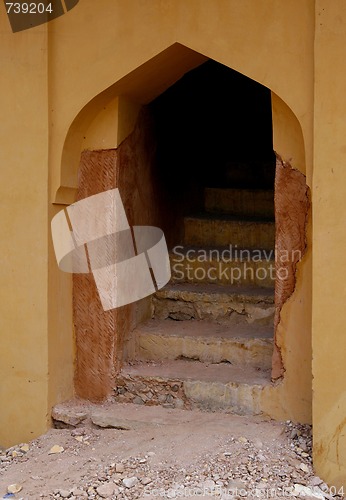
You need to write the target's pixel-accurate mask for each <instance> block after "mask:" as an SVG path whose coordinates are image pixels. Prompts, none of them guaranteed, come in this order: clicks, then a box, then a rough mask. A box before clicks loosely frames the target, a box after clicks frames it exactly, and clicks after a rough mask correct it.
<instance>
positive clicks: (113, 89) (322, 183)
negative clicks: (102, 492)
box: [0, 0, 346, 484]
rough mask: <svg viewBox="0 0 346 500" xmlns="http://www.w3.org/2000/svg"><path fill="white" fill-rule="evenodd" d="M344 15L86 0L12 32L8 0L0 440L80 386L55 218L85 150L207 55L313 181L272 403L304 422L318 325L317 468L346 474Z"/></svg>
mask: <svg viewBox="0 0 346 500" xmlns="http://www.w3.org/2000/svg"><path fill="white" fill-rule="evenodd" d="M315 9H316V12H315ZM345 16H346V7H345V5H344V3H343V0H333V1H331V0H316V2H315V1H314V0H290V1H289V2H284V1H282V0H213V1H210V2H206V1H205V0H150V1H149V0H97V2H95V0H81V1H80V2H79V4H78V5H77V6H76V7H75V8H74V9H72V10H71V11H70V12H68V13H67V14H65V15H64V16H61V17H60V18H57V19H55V20H54V21H51V22H50V23H49V24H47V25H42V26H39V27H36V28H32V29H31V30H27V31H23V32H19V33H15V34H13V33H12V32H11V30H10V26H9V23H8V21H7V18H6V14H5V10H4V6H3V4H2V3H1V4H0V37H1V38H0V41H1V43H0V60H1V72H0V89H1V91H2V94H1V96H2V106H1V118H2V120H1V122H0V140H1V148H0V160H1V163H0V171H1V181H2V182H1V190H2V196H1V204H2V212H1V222H2V225H3V227H2V238H1V240H0V255H1V262H2V268H1V300H0V309H1V312H0V318H1V319H0V321H1V326H2V328H1V345H0V347H1V356H2V358H1V363H0V374H1V381H2V383H1V396H2V409H1V416H0V444H4V445H9V444H13V443H15V442H18V441H24V440H28V439H30V437H34V436H37V435H38V434H40V433H42V432H44V431H45V430H46V428H47V427H48V426H49V413H50V409H51V406H52V405H53V404H55V403H57V402H59V401H62V400H64V399H67V398H69V397H70V396H71V395H72V394H73V363H74V342H73V329H72V313H71V311H72V307H71V300H72V299H71V276H69V275H65V274H63V273H60V272H59V271H58V269H57V266H56V262H55V257H54V254H53V251H52V245H51V238H50V229H49V224H50V220H51V218H52V216H53V215H54V214H55V213H57V211H59V210H61V209H62V208H63V206H64V205H67V204H69V203H72V202H73V201H74V196H75V189H76V186H77V169H78V162H79V156H80V152H81V150H82V149H84V148H88V147H90V148H93V149H97V148H105V147H107V148H109V147H116V146H117V145H118V144H119V142H120V141H121V140H122V139H123V138H124V137H125V136H126V134H127V133H128V132H130V130H131V126H132V124H133V123H134V121H135V117H136V116H137V112H138V109H139V108H140V105H141V104H144V103H147V102H149V101H150V100H151V99H152V98H153V97H155V96H156V95H159V94H160V93H161V92H162V91H163V90H165V89H166V88H167V87H168V86H169V85H171V84H172V83H174V81H176V80H177V79H179V78H180V77H181V76H182V75H183V74H184V72H186V71H188V70H189V69H192V68H193V67H195V66H197V65H198V64H200V63H201V62H203V61H204V60H205V59H206V58H212V59H214V60H216V61H218V62H221V63H223V64H225V65H228V66H229V67H231V68H233V69H236V70H237V71H239V72H241V73H243V74H245V75H247V76H249V77H250V78H253V79H254V80H256V81H258V82H259V83H261V84H263V85H265V86H267V87H268V88H270V89H271V91H272V96H273V124H274V146H275V149H276V152H277V153H278V154H280V155H281V156H282V157H283V159H284V160H287V161H290V162H291V163H292V165H293V166H294V167H296V168H298V169H300V170H301V171H303V172H304V173H306V176H307V184H308V185H309V186H310V187H311V188H312V206H313V224H312V226H311V224H310V226H309V235H308V236H309V241H310V242H311V235H312V242H313V244H312V247H311V245H310V248H309V250H308V253H307V254H306V256H305V257H304V259H303V262H301V263H300V265H299V269H298V272H297V286H296V290H295V292H294V294H293V295H292V297H291V298H290V299H289V303H288V304H286V305H285V307H284V309H283V311H282V325H281V328H282V329H283V331H281V332H280V336H281V342H282V345H283V355H284V361H285V366H286V369H287V372H286V377H285V382H284V384H282V385H281V386H280V388H279V389H278V392H279V401H280V404H279V406H278V407H277V408H272V410H271V411H272V413H273V414H276V416H277V418H281V417H283V418H284V417H285V416H287V415H288V417H289V418H292V419H300V420H302V421H310V420H311V398H312V393H311V358H312V356H311V320H312V322H313V324H312V337H313V340H312V343H313V375H314V381H313V388H314V392H313V403H312V406H313V421H314V439H315V465H316V467H317V470H318V472H319V473H320V474H321V475H322V477H323V478H324V479H326V480H328V481H329V482H330V483H331V484H341V483H346V473H345V471H346V469H345V468H346V457H345V450H346V444H345V433H344V427H343V424H344V422H343V418H344V415H346V400H345V396H344V393H345V391H344V389H346V382H345V380H346V378H345V376H344V375H345V374H344V371H345V368H344V366H345V363H342V359H343V352H345V349H343V347H346V346H344V345H343V344H344V343H345V340H344V335H343V328H342V326H343V325H342V318H343V315H342V310H343V303H344V300H343V299H344V295H345V293H346V292H345V290H346V288H345V286H344V284H343V280H342V274H343V272H342V271H343V267H344V266H345V265H346V264H344V260H343V244H342V243H343V241H344V239H346V238H344V237H343V227H344V217H343V213H342V210H340V208H341V207H342V206H343V205H342V202H343V200H344V199H345V196H344V190H345V189H346V188H345V187H344V186H345V185H346V169H345V168H343V167H344V165H343V162H346V148H345V146H344V137H345V136H346V122H345V119H344V116H346V113H345V111H346V109H344V108H345V107H346V97H345V92H344V89H345V88H346V85H345V83H346V82H345V78H346V71H345V70H344V68H345V65H344V60H345V49H344V47H345V46H346V18H345ZM206 98H208V96H207V97H206ZM314 98H315V103H314ZM201 105H203V103H201ZM112 124H113V125H114V133H113V131H112V129H111V127H112ZM206 126H208V124H206ZM178 140H179V131H177V141H178ZM53 203H55V204H54V205H53ZM334 240H335V241H334ZM337 243H339V244H338V245H337ZM311 262H312V264H311ZM311 282H312V283H313V288H311ZM311 292H313V297H312V302H311ZM311 303H312V311H311ZM270 404H271V403H270V401H268V405H270Z"/></svg>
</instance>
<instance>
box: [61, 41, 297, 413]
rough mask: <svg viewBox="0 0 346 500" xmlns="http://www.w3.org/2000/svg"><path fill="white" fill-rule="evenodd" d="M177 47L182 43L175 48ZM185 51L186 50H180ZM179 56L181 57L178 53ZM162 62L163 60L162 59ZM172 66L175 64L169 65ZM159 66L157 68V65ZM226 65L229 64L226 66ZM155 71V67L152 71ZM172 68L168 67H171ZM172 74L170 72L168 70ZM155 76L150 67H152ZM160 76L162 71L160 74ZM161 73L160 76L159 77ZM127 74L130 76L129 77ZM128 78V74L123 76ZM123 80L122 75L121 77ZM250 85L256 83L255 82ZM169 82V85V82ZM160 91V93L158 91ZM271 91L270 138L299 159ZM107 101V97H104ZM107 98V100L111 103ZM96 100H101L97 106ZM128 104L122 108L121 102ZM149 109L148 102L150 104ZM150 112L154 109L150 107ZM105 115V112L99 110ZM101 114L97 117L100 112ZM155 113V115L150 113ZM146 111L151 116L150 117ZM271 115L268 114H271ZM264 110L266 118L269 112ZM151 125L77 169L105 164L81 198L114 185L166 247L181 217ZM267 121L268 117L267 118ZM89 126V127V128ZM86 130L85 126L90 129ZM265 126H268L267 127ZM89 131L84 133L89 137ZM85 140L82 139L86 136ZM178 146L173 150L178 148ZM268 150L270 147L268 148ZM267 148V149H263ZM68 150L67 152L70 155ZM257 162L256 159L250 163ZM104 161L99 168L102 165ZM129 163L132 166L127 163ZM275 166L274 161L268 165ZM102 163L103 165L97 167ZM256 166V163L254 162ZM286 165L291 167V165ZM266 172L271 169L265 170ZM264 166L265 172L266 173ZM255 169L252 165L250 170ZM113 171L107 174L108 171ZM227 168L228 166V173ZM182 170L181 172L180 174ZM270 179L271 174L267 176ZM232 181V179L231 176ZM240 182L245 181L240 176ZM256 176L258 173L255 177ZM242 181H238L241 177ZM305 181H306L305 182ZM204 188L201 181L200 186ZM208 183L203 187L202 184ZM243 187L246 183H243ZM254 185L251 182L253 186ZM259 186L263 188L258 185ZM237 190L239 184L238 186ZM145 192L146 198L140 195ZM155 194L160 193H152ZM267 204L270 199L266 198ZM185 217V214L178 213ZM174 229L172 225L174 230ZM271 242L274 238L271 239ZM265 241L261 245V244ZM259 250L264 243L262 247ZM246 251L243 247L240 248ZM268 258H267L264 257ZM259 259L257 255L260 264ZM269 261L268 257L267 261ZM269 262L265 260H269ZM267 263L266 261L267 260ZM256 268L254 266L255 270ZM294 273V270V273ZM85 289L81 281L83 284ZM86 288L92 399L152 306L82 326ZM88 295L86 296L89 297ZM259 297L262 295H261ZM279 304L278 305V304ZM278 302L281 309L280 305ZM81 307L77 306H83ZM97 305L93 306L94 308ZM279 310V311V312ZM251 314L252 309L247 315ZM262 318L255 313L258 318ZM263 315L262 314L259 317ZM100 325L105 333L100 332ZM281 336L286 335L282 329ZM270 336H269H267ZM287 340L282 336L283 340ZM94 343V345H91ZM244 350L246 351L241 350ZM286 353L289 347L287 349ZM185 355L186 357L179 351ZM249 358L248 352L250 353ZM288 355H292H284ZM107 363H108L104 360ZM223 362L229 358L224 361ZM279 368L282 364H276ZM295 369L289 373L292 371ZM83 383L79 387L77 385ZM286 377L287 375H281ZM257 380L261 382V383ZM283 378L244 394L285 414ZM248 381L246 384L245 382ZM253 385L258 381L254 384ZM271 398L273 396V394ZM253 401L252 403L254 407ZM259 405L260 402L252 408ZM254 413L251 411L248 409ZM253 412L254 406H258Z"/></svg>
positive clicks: (84, 387)
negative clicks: (103, 180) (277, 383)
mask: <svg viewBox="0 0 346 500" xmlns="http://www.w3.org/2000/svg"><path fill="white" fill-rule="evenodd" d="M179 47H181V46H179ZM182 49H184V48H182ZM163 57H164V56H163V55H162V54H160V56H159V59H160V60H161V61H162V58H163ZM200 57H201V58H202V60H200V61H199V64H198V63H197V64H196V60H195V59H194V58H192V59H193V61H194V62H193V64H192V66H193V67H194V66H196V65H197V66H200V65H201V64H202V65H203V63H204V62H205V58H203V56H200ZM177 58H178V59H179V57H177ZM148 64H149V66H150V67H151V69H152V70H153V67H154V66H155V65H154V63H153V62H152V61H150V62H148ZM166 64H168V63H167V61H166ZM172 64H173V63H172ZM157 69H159V67H158V68H157ZM225 69H227V68H225ZM155 71H156V70H155ZM170 71H171V70H170ZM137 72H138V74H141V73H142V70H141V69H138V70H136V71H135V72H134V73H136V74H137ZM171 73H172V71H171ZM152 74H153V71H152ZM159 74H160V72H159V71H158V72H157V78H159V76H158V75H159ZM161 77H162V75H161ZM161 77H160V78H161ZM240 77H242V78H244V76H242V75H240ZM129 78H130V77H129ZM126 79H127V77H126ZM124 80H125V79H124ZM134 81H135V79H134V75H132V74H131V78H130V82H132V83H131V85H130V87H131V89H132V90H131V92H132V93H133V92H134V94H136V95H140V94H141V91H140V90H139V89H140V86H141V79H139V83H138V85H139V87H138V88H137V87H136V86H135V83H134ZM153 84H154V88H156V89H157V88H158V87H160V85H157V82H155V81H153ZM252 84H254V85H256V84H255V83H254V82H252ZM117 85H118V84H115V86H114V89H116V88H117ZM148 85H149V83H148V82H147V87H146V90H145V92H144V94H145V95H147V96H148V95H151V99H149V100H148V102H146V104H148V103H150V102H152V101H153V100H155V97H156V95H157V91H156V92H155V91H153V92H150V91H148ZM171 86H172V84H171ZM136 88H137V90H136ZM265 90H266V92H267V98H268V97H270V93H269V91H268V90H267V89H265ZM159 95H162V91H161V93H159ZM271 95H272V100H273V102H272V110H273V112H274V113H273V133H274V139H275V141H276V143H279V144H280V147H281V145H282V144H283V145H285V146H286V147H288V148H289V150H290V151H293V157H294V159H295V158H296V157H297V158H303V157H304V153H302V149H301V148H302V147H303V141H302V137H301V131H300V126H299V122H298V121H297V119H296V118H295V117H294V115H293V114H292V112H291V111H290V110H289V108H288V107H287V106H286V105H285V103H284V102H283V101H281V100H280V99H279V98H278V97H277V96H276V95H275V94H273V93H272V94H271ZM114 98H115V96H114V94H113V93H112V92H111V89H108V90H107V91H106V93H105V94H104V95H101V94H100V95H99V96H97V97H96V98H95V100H93V101H92V102H91V103H89V105H88V106H87V107H86V108H85V109H83V110H82V112H81V113H80V116H79V115H78V117H77V118H76V120H75V121H74V123H73V124H72V126H71V128H70V132H71V135H69V136H68V138H67V139H66V153H69V152H70V151H71V147H70V145H71V142H70V140H71V138H73V137H76V134H77V135H79V136H80V135H81V130H80V127H81V123H82V122H85V120H86V116H87V114H88V109H89V111H90V113H91V115H90V116H91V117H95V110H96V109H97V107H98V105H101V106H105V102H107V99H108V100H112V99H114ZM105 99H106V101H104V100H105ZM110 102H111V101H110ZM97 103H99V104H97ZM125 108H126V106H125ZM149 108H150V106H149ZM103 109H104V110H106V111H107V107H104V108H103ZM117 111H118V121H119V120H121V119H122V118H124V117H125V122H126V119H127V118H128V114H127V111H126V109H125V111H124V109H120V106H118V110H117ZM151 111H153V110H152V109H151ZM102 113H103V111H102ZM102 113H101V115H100V116H102ZM154 114H155V113H154ZM149 115H150V116H149ZM269 115H270V113H269ZM269 115H268V114H267V116H269ZM156 118H157V117H156ZM88 123H92V126H93V127H94V129H95V126H96V125H95V123H98V115H97V114H96V121H95V119H94V121H92V120H91V119H90V118H89V122H88ZM155 123H156V125H157V121H156V122H155V116H153V113H152V112H151V114H150V113H149V114H148V113H144V114H143V113H142V115H141V116H140V118H139V120H137V124H136V126H135V128H134V131H133V133H132V134H130V136H128V137H127V139H125V140H124V141H123V142H122V143H121V145H120V146H119V147H118V148H117V149H112V150H109V149H108V150H99V151H84V152H83V154H82V160H81V169H80V171H81V172H82V171H83V168H84V169H86V171H87V170H89V172H93V173H94V174H95V172H96V170H97V169H99V172H102V169H103V167H105V168H106V167H107V164H108V174H107V176H108V177H107V179H108V181H109V182H108V181H107V182H108V184H107V183H106V184H104V183H101V184H102V186H101V185H100V186H98V185H97V182H92V183H91V184H92V185H93V188H92V189H91V190H90V189H89V190H88V189H87V191H86V192H84V195H83V196H90V195H91V194H94V192H95V189H96V192H97V191H100V190H105V189H106V188H107V186H109V187H108V189H110V188H112V187H114V186H117V187H119V189H120V190H121V192H122V197H124V198H125V207H126V208H127V214H128V216H129V221H130V223H131V224H153V225H157V226H159V227H161V228H163V229H164V230H165V234H166V236H167V239H168V241H169V244H170V247H172V245H173V244H174V243H175V242H176V241H179V239H177V237H178V235H179V229H177V227H176V226H178V227H181V224H180V222H181V219H180V222H179V223H178V221H179V210H178V209H173V210H172V204H171V203H170V201H171V200H170V196H169V192H168V191H167V190H166V191H165V190H155V189H156V187H157V185H158V184H159V185H161V187H162V182H163V183H164V182H165V180H164V179H162V175H161V174H162V172H161V174H160V169H159V167H158V161H157V160H158V155H157V149H158V135H159V134H157V130H155ZM270 123H271V120H270ZM89 128H90V127H89ZM88 130H89V129H88ZM267 130H268V129H267ZM287 130H291V131H293V134H289V135H288V136H287V140H285V131H287ZM87 134H88V132H87V133H86V134H85V135H87ZM179 138H180V135H179V134H178V136H177V141H178V140H179ZM84 139H85V137H84ZM138 145H139V148H138ZM178 149H179V148H177V150H178ZM269 150H270V151H272V150H271V149H269ZM267 151H268V149H267ZM69 154H70V153H69ZM254 163H255V162H254ZM102 165H103V166H102ZM131 165H132V166H131ZM271 165H273V163H271ZM100 166H101V169H100V168H99V167H100ZM109 166H110V168H109ZM257 166H258V164H257ZM289 168H290V167H289ZM269 170H270V169H269ZM269 170H267V172H269ZM254 171H256V169H255V170H254ZM110 172H112V174H111V175H109V173H110ZM228 172H230V170H229V171H228ZM249 172H250V171H248V175H247V180H249V178H250V177H251V173H250V174H249ZM264 172H265V170H262V173H264ZM185 173H186V171H185V172H184V174H185ZM239 173H240V174H243V173H244V172H243V171H242V169H239V170H238V173H237V172H236V170H235V171H233V173H232V169H231V174H232V175H235V174H236V176H237V180H238V181H239V179H240V177H239ZM225 174H226V170H222V169H221V171H219V175H221V177H222V175H225ZM101 177H102V174H101ZM264 178H265V175H264V176H263V175H262V181H263V179H264ZM268 178H270V175H269V177H268ZM153 179H155V182H152V180H153ZM254 179H256V175H255V177H254V178H253V179H252V182H253V181H254ZM233 180H234V178H233ZM243 180H244V179H243ZM257 180H258V176H257ZM240 181H241V179H240ZM304 185H305V184H304ZM200 187H202V188H203V185H202V186H200ZM204 187H206V186H204ZM243 187H244V185H243ZM252 187H254V185H252ZM262 187H265V186H263V185H262ZM238 188H241V182H240V184H238ZM213 189H220V188H218V187H214V188H213ZM59 192H61V193H63V191H59ZM202 192H203V189H196V190H194V192H193V193H192V192H191V191H190V195H191V196H190V195H189V197H188V201H189V204H190V205H191V203H192V205H193V204H194V205H193V206H192V205H191V208H196V207H197V206H198V203H201V200H202V199H203V196H202V197H201V193H202ZM143 194H145V196H143ZM155 195H158V196H155ZM144 199H145V200H150V206H144V205H143V200H144ZM241 203H242V205H243V207H244V206H245V205H246V206H249V204H248V203H244V202H241ZM270 203H271V202H270ZM181 215H184V214H181ZM172 228H173V229H172ZM271 241H273V239H272V240H271ZM265 246H266V245H264V247H265ZM261 248H262V247H261ZM244 250H246V249H244ZM245 258H246V259H248V256H247V254H246V255H245ZM266 259H267V257H266ZM262 261H263V259H261V262H262ZM269 261H270V259H269ZM267 263H268V262H267ZM269 264H270V262H269ZM254 271H255V270H254ZM248 273H249V275H250V274H251V270H250V271H248ZM293 274H294V271H293ZM82 288H83V285H82ZM85 290H86V289H84V291H83V294H84V296H85V298H86V299H87V300H86V302H85V304H84V309H85V311H84V313H83V311H82V316H83V314H84V319H83V322H84V323H83V325H84V326H83V331H84V333H85V332H86V331H88V336H89V337H90V338H89V340H87V342H86V344H85V345H84V348H83V349H80V345H79V339H80V338H81V337H80V336H79V334H78V330H79V329H78V325H76V332H77V379H76V380H77V386H76V387H77V392H78V394H79V395H81V396H82V397H87V398H91V399H102V398H104V397H105V396H107V394H109V393H110V391H112V388H113V387H114V380H115V379H114V376H115V375H116V373H117V372H118V370H119V368H120V365H121V363H122V361H123V355H124V354H125V356H127V357H128V358H131V356H132V354H131V350H132V352H133V349H135V346H134V345H133V342H132V339H131V336H130V335H129V332H130V331H134V330H135V329H136V327H137V325H138V324H140V323H141V322H142V321H144V320H147V319H148V318H149V317H150V314H151V310H150V304H148V302H146V303H144V304H143V303H140V304H137V305H136V307H134V308H132V307H130V308H123V309H121V310H117V311H114V313H113V314H110V315H109V316H108V319H107V321H104V318H103V317H102V314H100V311H99V310H96V314H94V316H93V318H91V321H89V325H88V324H86V323H88V320H87V321H86V323H85V318H87V317H88V316H90V311H92V310H93V307H90V304H88V298H87V294H85ZM89 298H90V297H89ZM262 298H263V297H262ZM266 305H267V306H269V307H266V308H265V309H270V307H272V306H273V302H272V299H271V298H270V300H269V303H268V302H267V304H266ZM281 305H282V304H281ZM281 305H280V309H281ZM82 309H83V307H82V308H81V310H82ZM96 309H97V307H96ZM279 312H280V311H279ZM250 314H251V313H250ZM95 318H98V321H96V322H95V321H94V320H95ZM258 319H259V320H260V319H261V318H258V317H257V320H258ZM262 319H263V318H262ZM102 329H103V331H102ZM284 335H285V333H284ZM83 337H84V338H86V335H83ZM294 338H295V337H294V335H293V337H292V338H291V339H289V341H290V342H291V341H292V339H294ZM282 339H285V337H283V336H282V334H281V339H280V341H281V342H282ZM125 340H126V341H127V345H126V348H125V349H124V341H125ZM267 340H268V339H267ZM284 341H285V342H286V340H284ZM91 346H92V347H91ZM245 350H246V349H245ZM286 352H287V351H286ZM91 353H93V356H94V358H93V361H92V362H91V363H90V354H91ZM183 357H184V355H183ZM250 357H251V356H250ZM287 359H290V357H288V358H287ZM105 360H106V361H107V362H106V363H105V362H104V361H105ZM224 361H226V362H227V359H226V358H225V360H224ZM278 364H279V371H280V370H281V368H282V366H283V365H282V360H281V361H280V356H279V363H278ZM90 365H92V366H94V368H93V369H91V368H90ZM280 367H281V368H280ZM292 373H293V372H292ZM281 374H282V370H281V372H280V373H279V376H280V375H281ZM96 379H97V384H96V385H95V387H94V388H95V390H92V388H93V380H94V381H95V380H96ZM78 380H79V382H81V385H79V384H78ZM285 380H286V381H287V380H289V379H287V377H286V378H285ZM260 382H261V381H260ZM285 384H286V382H285V383H284V384H281V385H280V386H276V387H272V386H271V385H270V375H269V371H268V372H267V375H266V380H265V384H263V385H262V388H261V391H260V394H259V393H256V391H257V389H255V393H256V394H255V395H254V397H252V396H246V398H248V397H249V398H252V400H257V401H258V400H260V399H263V398H264V400H265V405H267V406H268V405H269V406H270V414H271V415H274V414H275V415H284V414H286V413H285V412H286V410H284V409H282V407H281V403H280V401H281V400H280V398H281V393H283V392H285V391H286V390H288V391H290V392H292V391H293V393H295V389H294V386H293V385H292V384H291V382H290V381H289V382H287V384H288V385H289V387H288V385H287V387H286V385H285ZM245 385H246V384H245ZM255 385H256V387H257V386H258V385H261V384H257V383H256V384H255ZM248 387H250V389H249V390H250V393H251V391H252V388H251V386H249V385H248ZM274 393H277V394H278V397H279V399H278V400H277V402H276V403H275V402H273V401H274V400H273V398H272V395H273V394H274ZM274 399H275V398H274ZM256 405H257V403H256V404H255V406H256ZM256 407H257V408H259V407H260V406H258V405H257V406H256ZM251 411H252V410H251ZM256 411H257V410H256Z"/></svg>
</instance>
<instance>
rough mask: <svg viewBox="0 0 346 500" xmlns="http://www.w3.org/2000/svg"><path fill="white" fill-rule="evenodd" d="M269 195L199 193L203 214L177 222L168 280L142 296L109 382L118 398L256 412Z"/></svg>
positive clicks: (269, 293) (269, 344) (269, 341)
mask: <svg viewBox="0 0 346 500" xmlns="http://www.w3.org/2000/svg"><path fill="white" fill-rule="evenodd" d="M273 205H274V203H273V192H272V191H268V190H254V189H220V188H206V189H205V212H204V213H202V214H198V215H194V216H187V217H185V219H184V229H185V236H184V244H183V245H179V246H177V247H175V248H174V249H172V251H171V254H170V258H171V267H172V280H171V282H170V283H169V284H168V285H167V286H166V287H165V288H164V289H162V290H159V291H158V292H157V293H156V294H155V295H154V296H153V298H152V319H151V320H149V321H147V322H146V323H142V324H140V325H139V326H137V328H136V329H135V331H134V332H133V335H132V337H131V339H130V340H129V342H128V344H127V346H126V349H125V356H126V358H125V359H126V361H125V364H124V366H123V368H122V371H121V373H120V374H119V375H118V377H117V379H116V387H115V398H116V400H117V401H119V402H134V403H137V404H146V405H154V404H160V405H163V406H166V407H169V408H175V407H176V408H190V407H195V406H197V407H200V408H203V409H209V410H221V409H222V410H226V411H229V412H233V413H238V414H259V413H261V412H262V406H261V398H262V393H263V391H264V390H265V388H268V386H270V385H271V382H270V369H271V357H272V350H273V317H274V293H273V290H274V280H275V272H274V243H275V224H274V207H273Z"/></svg>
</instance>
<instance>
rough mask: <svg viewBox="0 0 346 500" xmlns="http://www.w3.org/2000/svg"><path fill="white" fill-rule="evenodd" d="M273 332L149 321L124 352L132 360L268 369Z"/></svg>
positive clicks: (252, 327)
mask: <svg viewBox="0 0 346 500" xmlns="http://www.w3.org/2000/svg"><path fill="white" fill-rule="evenodd" d="M273 333H274V332H273V326H271V327H268V326H259V325H256V324H245V323H240V324H236V323H234V324H233V325H227V326H226V325H220V324H218V323H216V322H211V321H195V320H188V321H174V320H157V319H152V320H150V321H148V322H146V323H143V324H141V325H139V326H137V328H136V329H135V330H134V332H133V334H132V342H133V344H132V345H131V347H130V348H129V347H127V348H126V349H125V352H126V356H127V359H130V360H133V361H134V360H139V359H140V360H146V361H148V360H153V361H160V360H178V359H189V360H199V361H202V362H209V363H223V362H227V363H230V364H231V365H233V366H238V365H243V366H245V365H248V366H252V367H255V368H259V369H270V367H271V360H272V354H273Z"/></svg>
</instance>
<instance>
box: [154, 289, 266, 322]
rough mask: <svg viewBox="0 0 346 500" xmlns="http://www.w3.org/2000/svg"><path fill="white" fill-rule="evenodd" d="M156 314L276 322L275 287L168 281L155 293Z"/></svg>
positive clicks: (200, 318)
mask: <svg viewBox="0 0 346 500" xmlns="http://www.w3.org/2000/svg"><path fill="white" fill-rule="evenodd" d="M152 303H153V309H154V311H153V317H154V318H157V319H167V318H170V319H174V320H178V321H181V320H189V319H196V320H217V321H218V322H219V323H223V324H229V325H232V324H233V325H234V324H245V325H246V324H256V325H259V324H261V325H262V324H263V325H273V320H274V311H275V305H274V290H272V289H270V288H259V287H235V286H227V285H216V284H202V283H201V284H198V283H197V284H196V283H169V284H168V285H166V286H165V287H164V288H162V289H161V290H159V291H158V292H156V294H155V295H154V296H153V300H152Z"/></svg>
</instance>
